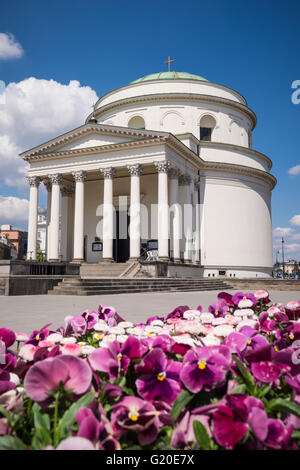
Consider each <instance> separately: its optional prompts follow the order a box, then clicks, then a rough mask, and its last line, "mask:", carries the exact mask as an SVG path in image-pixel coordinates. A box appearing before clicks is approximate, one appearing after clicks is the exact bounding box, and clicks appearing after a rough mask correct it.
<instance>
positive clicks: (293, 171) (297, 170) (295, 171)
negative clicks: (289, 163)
mask: <svg viewBox="0 0 300 470" xmlns="http://www.w3.org/2000/svg"><path fill="white" fill-rule="evenodd" d="M288 174H289V175H290V176H296V175H300V165H296V166H293V167H292V168H290V169H289V171H288Z"/></svg>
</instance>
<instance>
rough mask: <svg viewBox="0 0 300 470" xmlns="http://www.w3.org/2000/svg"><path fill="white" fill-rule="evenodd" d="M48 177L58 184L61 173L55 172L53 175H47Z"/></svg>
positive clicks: (60, 180)
mask: <svg viewBox="0 0 300 470" xmlns="http://www.w3.org/2000/svg"><path fill="white" fill-rule="evenodd" d="M49 179H50V181H51V183H52V184H58V185H60V184H61V182H62V175H61V174H60V173H55V174H54V175H49Z"/></svg>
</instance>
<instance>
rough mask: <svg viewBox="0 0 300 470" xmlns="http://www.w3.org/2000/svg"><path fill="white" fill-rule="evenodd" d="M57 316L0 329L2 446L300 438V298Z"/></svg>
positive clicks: (271, 443)
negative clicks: (56, 323) (24, 328)
mask: <svg viewBox="0 0 300 470" xmlns="http://www.w3.org/2000/svg"><path fill="white" fill-rule="evenodd" d="M50 326H51V324H48V325H46V326H45V327H43V328H42V329H41V330H35V331H33V332H32V333H31V335H30V336H29V337H27V336H26V335H25V334H23V333H15V332H13V331H12V330H10V329H7V328H0V351H1V350H2V351H4V352H3V354H2V355H1V352H0V450H3V449H33V450H37V449H57V450H65V449H87V450H88V449H89V450H96V449H99V450H114V449H116V450H118V449H153V450H159V449H224V448H225V449H298V446H299V444H300V341H299V340H300V301H298V302H289V303H288V304H287V305H286V306H284V305H282V304H272V303H271V301H270V299H269V295H268V293H267V292H266V291H257V292H255V293H254V294H244V293H242V292H239V293H237V294H235V295H233V296H232V295H230V294H228V293H225V292H221V293H220V294H219V295H218V299H217V300H216V302H214V303H213V304H212V305H211V306H210V307H209V308H208V311H207V312H202V308H201V306H199V307H197V309H195V310H191V309H190V308H189V307H188V306H180V307H177V308H176V309H175V310H174V311H173V312H171V313H169V314H168V315H167V316H166V317H157V316H155V317H151V318H149V319H148V320H147V322H146V323H139V324H135V325H134V324H132V323H131V322H128V321H124V320H123V319H122V318H121V317H120V316H119V315H118V313H117V312H116V311H115V310H114V309H113V308H112V307H104V306H100V307H99V309H98V311H90V312H89V311H86V312H84V313H83V314H82V315H80V316H75V317H71V316H69V317H66V319H65V326H64V327H61V328H59V329H58V330H56V331H52V330H51V329H50ZM12 348H13V349H12Z"/></svg>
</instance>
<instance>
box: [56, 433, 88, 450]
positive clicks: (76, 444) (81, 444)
mask: <svg viewBox="0 0 300 470" xmlns="http://www.w3.org/2000/svg"><path fill="white" fill-rule="evenodd" d="M56 450H96V449H95V447H94V446H93V444H92V443H91V441H89V440H88V439H85V438H84V437H77V436H75V437H67V439H64V440H63V441H61V442H60V444H59V445H58V446H57V448H56Z"/></svg>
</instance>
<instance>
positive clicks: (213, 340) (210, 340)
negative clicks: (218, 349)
mask: <svg viewBox="0 0 300 470" xmlns="http://www.w3.org/2000/svg"><path fill="white" fill-rule="evenodd" d="M202 341H203V343H204V344H205V346H218V345H219V344H221V339H220V338H218V337H217V336H215V335H213V334H209V335H207V336H205V337H204V338H202Z"/></svg>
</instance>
